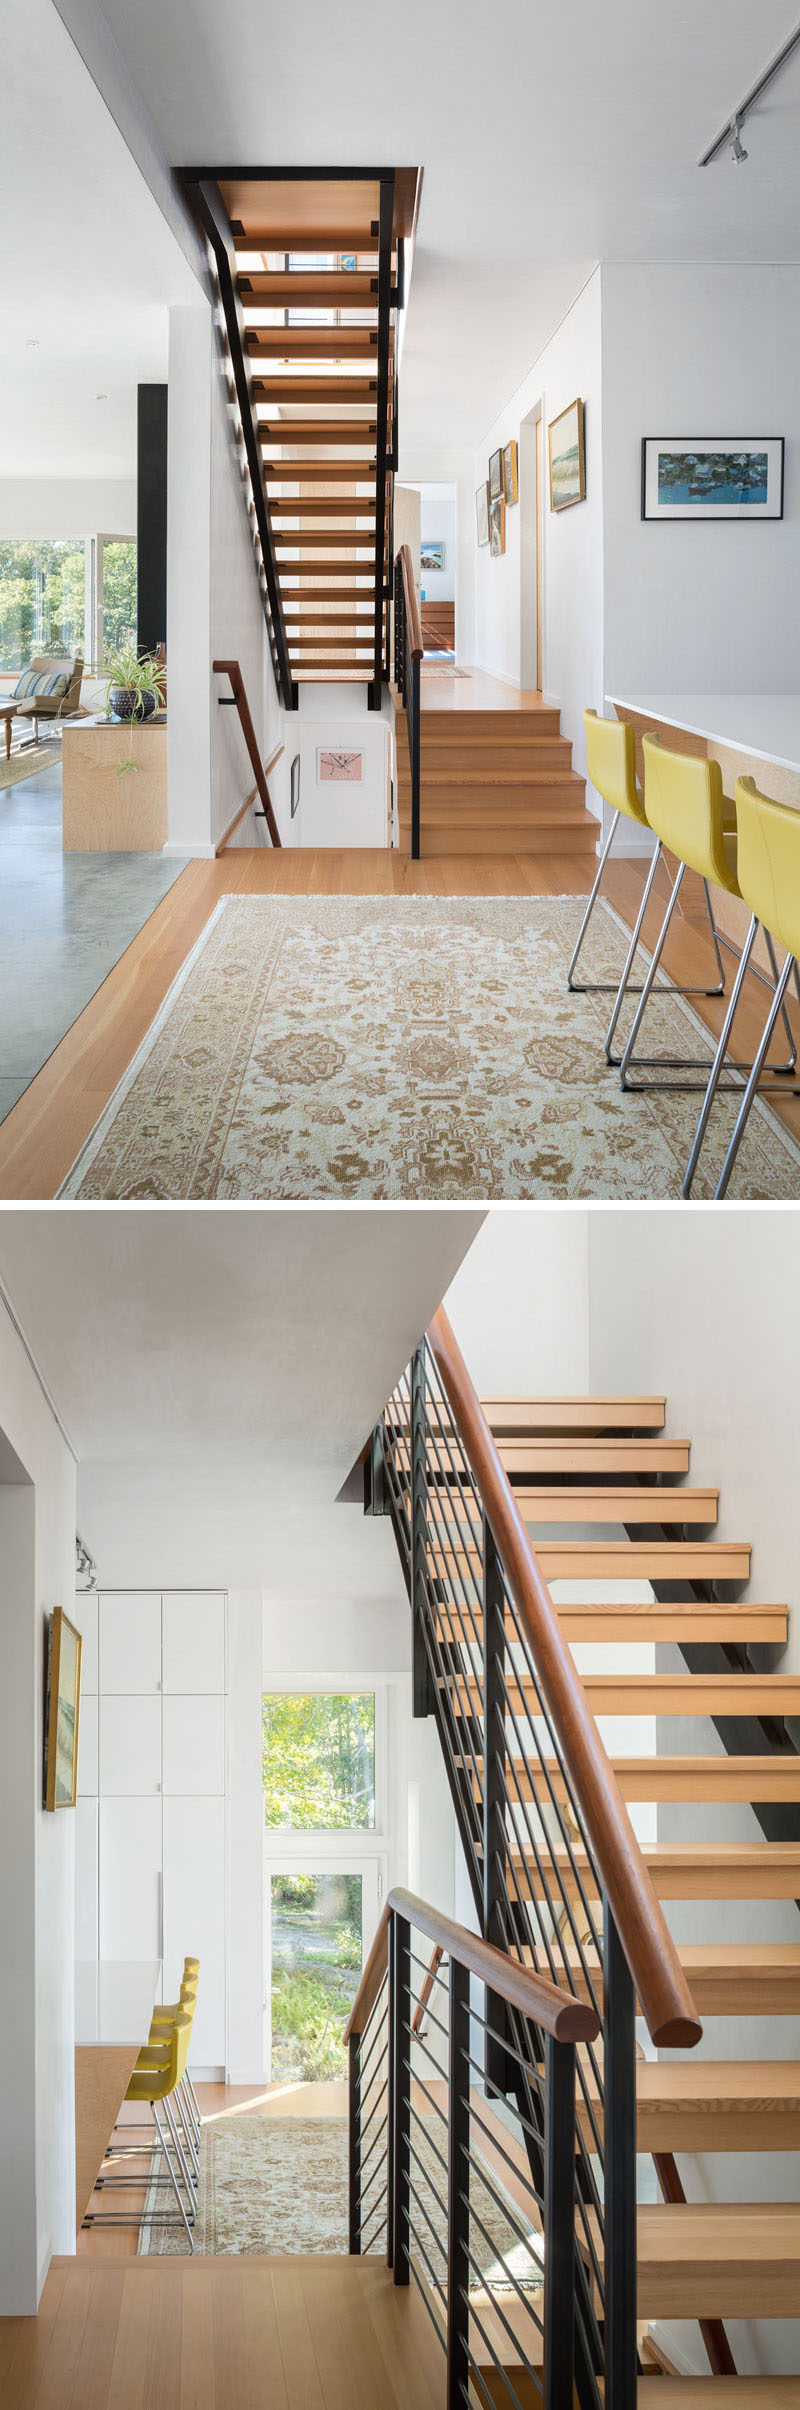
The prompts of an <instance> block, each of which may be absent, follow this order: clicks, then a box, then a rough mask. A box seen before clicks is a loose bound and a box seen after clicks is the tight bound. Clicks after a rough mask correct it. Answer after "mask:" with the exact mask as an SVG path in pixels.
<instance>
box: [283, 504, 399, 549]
mask: <svg viewBox="0 0 800 2410" xmlns="http://www.w3.org/2000/svg"><path fill="white" fill-rule="evenodd" d="M269 507H270V515H271V517H272V520H273V522H274V523H276V524H277V526H278V527H279V528H280V532H281V534H288V532H289V531H288V528H286V527H284V526H283V525H282V522H283V521H285V520H287V519H303V520H307V519H313V520H325V521H327V520H328V519H335V520H336V521H337V522H338V521H339V520H340V519H347V520H351V519H352V520H354V519H358V520H359V521H363V520H365V519H369V520H372V521H374V518H375V502H374V499H373V500H372V501H371V500H370V497H369V494H351V493H346V494H340V495H339V496H338V497H337V498H336V499H334V498H333V497H332V496H331V495H327V494H326V495H322V496H320V497H317V495H316V494H272V493H271V494H270V496H269ZM347 532H348V535H349V537H350V540H351V541H352V540H353V536H354V535H355V536H356V538H357V541H358V542H365V543H370V542H374V536H373V533H372V528H371V527H364V526H362V525H359V527H358V529H357V530H355V529H353V528H350V527H348V530H347ZM318 533H319V538H320V542H321V543H323V544H327V542H328V539H329V536H330V534H331V530H330V528H329V527H328V526H327V525H326V526H320V528H319V530H318Z"/></svg>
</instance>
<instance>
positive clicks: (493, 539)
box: [489, 494, 506, 561]
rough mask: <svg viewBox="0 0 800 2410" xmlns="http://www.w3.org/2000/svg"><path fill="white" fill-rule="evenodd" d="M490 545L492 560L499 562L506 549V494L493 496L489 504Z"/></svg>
mask: <svg viewBox="0 0 800 2410" xmlns="http://www.w3.org/2000/svg"><path fill="white" fill-rule="evenodd" d="M489 543H490V546H491V554H492V560H493V561H496V560H499V558H500V555H501V553H503V552H505V548H506V504H505V495H504V494H493V495H492V498H491V501H490V503H489Z"/></svg>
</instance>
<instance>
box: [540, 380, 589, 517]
mask: <svg viewBox="0 0 800 2410" xmlns="http://www.w3.org/2000/svg"><path fill="white" fill-rule="evenodd" d="M547 455H548V461H549V466H550V508H551V510H556V511H558V510H571V508H572V505H573V503H574V502H585V500H586V446H585V441H584V423H583V403H582V401H581V400H580V398H579V399H578V400H577V401H575V402H568V403H567V407H566V410H560V411H559V414H558V417H557V418H551V420H550V424H549V427H548V429H547Z"/></svg>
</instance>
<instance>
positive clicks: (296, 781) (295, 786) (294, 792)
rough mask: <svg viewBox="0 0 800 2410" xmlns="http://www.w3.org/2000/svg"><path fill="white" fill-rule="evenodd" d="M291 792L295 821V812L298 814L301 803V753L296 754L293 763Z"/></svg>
mask: <svg viewBox="0 0 800 2410" xmlns="http://www.w3.org/2000/svg"><path fill="white" fill-rule="evenodd" d="M289 792H290V797H291V805H292V819H294V816H295V812H296V810H297V806H298V804H299V801H300V755H299V753H296V754H295V757H294V761H293V763H292V768H291V784H290V789H289Z"/></svg>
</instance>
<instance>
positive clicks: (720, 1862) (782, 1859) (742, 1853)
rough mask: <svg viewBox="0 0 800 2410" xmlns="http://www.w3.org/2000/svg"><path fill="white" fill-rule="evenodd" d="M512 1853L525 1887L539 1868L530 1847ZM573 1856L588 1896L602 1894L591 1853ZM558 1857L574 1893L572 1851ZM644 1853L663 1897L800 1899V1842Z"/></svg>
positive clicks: (686, 1846) (654, 1846) (668, 1846)
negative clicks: (526, 1849)
mask: <svg viewBox="0 0 800 2410" xmlns="http://www.w3.org/2000/svg"><path fill="white" fill-rule="evenodd" d="M508 1854H509V1857H510V1858H511V1860H512V1863H513V1864H514V1866H515V1867H516V1868H517V1870H518V1873H519V1880H520V1888H521V1889H524V1886H525V1883H526V1882H528V1881H529V1880H530V1878H531V1877H534V1878H535V1877H536V1868H535V1866H534V1864H533V1862H532V1860H531V1858H530V1857H529V1856H528V1855H527V1853H526V1852H525V1851H523V1850H520V1849H517V1848H511V1849H510V1850H509V1853H508ZM573 1854H574V1857H575V1863H576V1867H577V1870H578V1874H579V1875H580V1877H581V1879H582V1880H583V1882H584V1886H585V1888H586V1891H587V1896H588V1897H591V1896H592V1893H593V1892H594V1893H595V1896H596V1891H595V1883H594V1876H593V1874H592V1870H591V1867H590V1864H589V1860H588V1858H587V1856H586V1853H585V1851H584V1850H583V1849H581V1848H580V1847H577V1846H576V1848H575V1851H574V1853H573ZM552 1855H553V1857H554V1858H555V1861H556V1864H557V1866H558V1869H559V1872H560V1874H561V1878H562V1881H563V1883H564V1886H565V1889H566V1890H567V1891H568V1892H569V1893H570V1894H572V1893H573V1892H574V1889H575V1878H574V1875H573V1871H572V1866H571V1863H570V1859H569V1855H568V1853H567V1851H566V1850H562V1849H560V1848H557V1849H554V1851H553V1852H552ZM642 1857H643V1858H644V1862H645V1865H646V1866H647V1868H648V1871H649V1873H650V1876H651V1880H652V1882H653V1884H654V1887H655V1890H656V1891H657V1893H658V1896H659V1899H662V1900H664V1899H671V1900H686V1899H709V1900H714V1899H717V1900H721V1899H740V1900H744V1899H797V1898H800V1842H795V1841H751V1842H737V1841H718V1842H704V1841H685V1842H674V1841H650V1842H647V1843H645V1844H643V1845H642Z"/></svg>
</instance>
